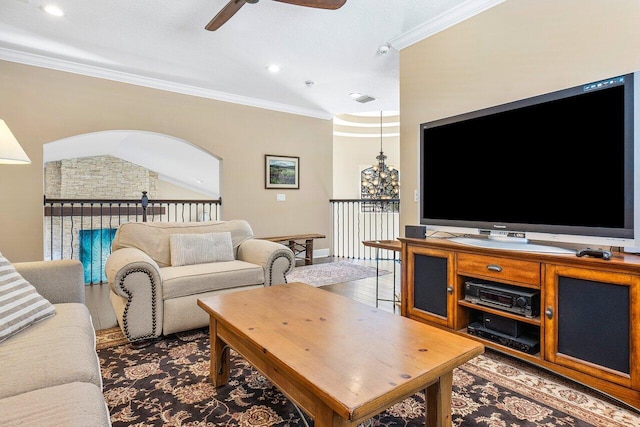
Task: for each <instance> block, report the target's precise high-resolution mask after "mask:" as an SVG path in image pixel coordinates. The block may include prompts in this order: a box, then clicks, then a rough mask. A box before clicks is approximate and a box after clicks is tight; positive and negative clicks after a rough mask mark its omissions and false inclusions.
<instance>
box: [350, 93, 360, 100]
mask: <svg viewBox="0 0 640 427" xmlns="http://www.w3.org/2000/svg"><path fill="white" fill-rule="evenodd" d="M349 96H350V97H352V98H353V99H356V98H360V97H361V96H362V94H361V93H358V92H351V93H350V94H349Z"/></svg>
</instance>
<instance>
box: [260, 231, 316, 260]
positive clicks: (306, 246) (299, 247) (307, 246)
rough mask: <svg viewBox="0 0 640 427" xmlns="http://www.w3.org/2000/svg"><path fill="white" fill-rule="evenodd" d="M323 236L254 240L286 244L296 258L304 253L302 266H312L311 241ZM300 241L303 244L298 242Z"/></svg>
mask: <svg viewBox="0 0 640 427" xmlns="http://www.w3.org/2000/svg"><path fill="white" fill-rule="evenodd" d="M326 237H327V236H325V235H323V234H292V235H290V236H273V237H256V239H262V240H269V241H271V242H276V243H282V242H287V246H289V249H291V250H292V251H293V253H294V254H295V255H296V256H298V255H300V254H301V253H303V252H304V265H311V264H313V239H324V238H326ZM300 240H302V241H303V242H300Z"/></svg>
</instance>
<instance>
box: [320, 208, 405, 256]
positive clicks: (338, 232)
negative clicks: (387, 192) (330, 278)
mask: <svg viewBox="0 0 640 427" xmlns="http://www.w3.org/2000/svg"><path fill="white" fill-rule="evenodd" d="M330 203H331V224H332V230H331V236H332V242H333V244H332V248H331V251H332V255H333V256H337V257H344V258H356V259H375V257H376V250H375V249H374V248H371V247H366V246H364V245H363V244H362V241H363V240H393V239H395V238H397V237H398V236H399V235H400V233H399V231H400V199H386V200H367V199H331V200H330ZM378 256H379V258H380V259H395V260H398V259H399V256H400V254H399V253H397V252H395V251H389V250H380V253H379V255H378Z"/></svg>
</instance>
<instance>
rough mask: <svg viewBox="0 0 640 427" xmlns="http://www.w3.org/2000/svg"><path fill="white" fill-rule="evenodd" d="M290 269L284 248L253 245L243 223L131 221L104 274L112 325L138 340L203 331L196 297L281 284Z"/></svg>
mask: <svg viewBox="0 0 640 427" xmlns="http://www.w3.org/2000/svg"><path fill="white" fill-rule="evenodd" d="M294 265H295V257H294V254H293V252H292V251H291V249H289V248H288V247H286V246H284V245H281V244H278V243H274V242H269V241H267V240H260V239H254V238H253V231H252V229H251V226H250V225H249V223H248V222H246V221H244V220H230V221H215V222H185V223H176V222H151V223H147V222H131V223H126V224H122V225H120V227H119V228H118V230H117V232H116V235H115V237H114V240H113V244H112V253H111V254H110V255H109V257H108V258H107V262H106V267H105V270H106V274H107V279H108V281H109V285H110V287H111V291H110V297H111V303H112V306H113V309H114V312H115V314H116V318H117V320H118V324H119V326H120V328H121V329H122V332H123V333H124V335H125V336H126V337H127V339H128V340H129V341H140V340H147V339H151V338H156V337H158V336H160V335H168V334H171V333H175V332H180V331H185V330H190V329H194V328H199V327H204V326H207V325H208V324H209V317H208V315H207V314H206V313H205V312H204V311H203V310H201V309H200V308H199V307H198V306H197V300H198V298H204V297H207V296H209V295H214V294H216V293H220V292H232V291H238V290H242V289H249V288H252V287H258V286H272V285H277V284H281V283H286V280H285V276H286V274H288V273H289V272H290V271H291V270H292V269H293V267H294Z"/></svg>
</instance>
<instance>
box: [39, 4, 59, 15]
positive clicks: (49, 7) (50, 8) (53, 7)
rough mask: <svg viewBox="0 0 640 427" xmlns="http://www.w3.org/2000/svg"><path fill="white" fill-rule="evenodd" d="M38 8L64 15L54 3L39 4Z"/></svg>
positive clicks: (50, 13)
mask: <svg viewBox="0 0 640 427" xmlns="http://www.w3.org/2000/svg"><path fill="white" fill-rule="evenodd" d="M40 8H41V9H42V10H43V11H44V12H46V13H48V14H49V15H53V16H64V12H63V11H62V9H60V8H59V7H58V6H56V5H55V4H43V5H42V6H40Z"/></svg>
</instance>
